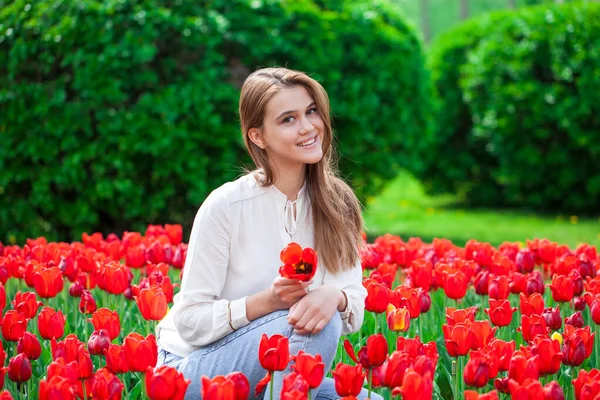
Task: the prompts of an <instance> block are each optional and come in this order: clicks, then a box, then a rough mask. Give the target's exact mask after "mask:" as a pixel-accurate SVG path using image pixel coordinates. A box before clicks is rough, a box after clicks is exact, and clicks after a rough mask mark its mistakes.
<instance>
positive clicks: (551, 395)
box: [544, 381, 565, 400]
mask: <svg viewBox="0 0 600 400" xmlns="http://www.w3.org/2000/svg"><path fill="white" fill-rule="evenodd" d="M544 400H565V394H564V393H563V390H562V388H561V387H560V385H559V384H558V382H556V381H552V382H549V383H547V384H546V386H544Z"/></svg>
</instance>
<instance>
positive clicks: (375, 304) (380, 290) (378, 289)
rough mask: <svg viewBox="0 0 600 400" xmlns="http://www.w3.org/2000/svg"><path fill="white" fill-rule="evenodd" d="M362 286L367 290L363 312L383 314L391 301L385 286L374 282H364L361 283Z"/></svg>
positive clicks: (388, 290) (389, 293)
mask: <svg viewBox="0 0 600 400" xmlns="http://www.w3.org/2000/svg"><path fill="white" fill-rule="evenodd" d="M363 285H364V286H365V288H366V289H367V297H366V299H365V310H367V311H371V312H374V313H382V312H384V311H385V310H386V309H387V306H388V304H390V301H391V292H390V289H389V288H388V287H387V286H386V285H384V284H381V283H378V282H375V281H366V282H363Z"/></svg>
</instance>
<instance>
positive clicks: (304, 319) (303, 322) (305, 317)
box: [294, 310, 315, 329]
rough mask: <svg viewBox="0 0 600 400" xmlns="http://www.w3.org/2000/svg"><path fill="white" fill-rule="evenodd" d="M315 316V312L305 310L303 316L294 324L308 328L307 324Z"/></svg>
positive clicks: (297, 327)
mask: <svg viewBox="0 0 600 400" xmlns="http://www.w3.org/2000/svg"><path fill="white" fill-rule="evenodd" d="M313 318H315V315H314V314H313V313H311V312H310V311H309V310H306V311H304V313H302V316H301V317H300V318H299V319H298V322H296V323H295V324H294V328H295V329H303V328H306V324H308V322H309V321H310V320H311V319H313Z"/></svg>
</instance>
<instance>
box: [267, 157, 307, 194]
mask: <svg viewBox="0 0 600 400" xmlns="http://www.w3.org/2000/svg"><path fill="white" fill-rule="evenodd" d="M305 175H306V165H302V167H301V168H294V169H287V168H281V167H279V168H273V185H274V186H275V187H276V188H277V189H279V191H280V192H282V193H283V194H285V195H286V196H287V198H288V200H292V201H293V200H296V199H297V198H298V192H299V191H300V189H301V188H302V185H303V184H304V177H305Z"/></svg>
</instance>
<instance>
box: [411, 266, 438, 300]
mask: <svg viewBox="0 0 600 400" xmlns="http://www.w3.org/2000/svg"><path fill="white" fill-rule="evenodd" d="M432 270H433V266H432V265H431V262H429V261H426V260H425V259H423V258H418V259H416V260H414V261H413V262H412V264H411V274H410V276H411V278H412V281H413V284H414V285H415V287H420V288H423V290H425V291H426V292H427V291H429V288H430V287H431V281H432Z"/></svg>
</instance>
